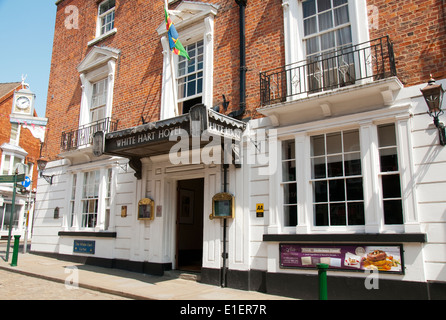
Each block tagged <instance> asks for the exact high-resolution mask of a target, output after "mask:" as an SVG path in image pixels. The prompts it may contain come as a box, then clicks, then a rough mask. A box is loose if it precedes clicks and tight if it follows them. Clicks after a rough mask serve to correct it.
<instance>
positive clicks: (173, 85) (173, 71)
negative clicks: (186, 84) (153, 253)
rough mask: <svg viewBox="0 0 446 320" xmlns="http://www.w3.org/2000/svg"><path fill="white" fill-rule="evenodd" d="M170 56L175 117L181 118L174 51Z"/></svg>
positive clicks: (167, 7) (165, 5)
mask: <svg viewBox="0 0 446 320" xmlns="http://www.w3.org/2000/svg"><path fill="white" fill-rule="evenodd" d="M167 1H168V0H164V7H165V8H166V12H167V14H169V4H168V3H167ZM169 51H170V52H169V56H170V72H171V74H172V94H173V101H174V104H175V109H174V110H175V116H179V115H180V113H179V110H178V101H177V96H176V82H175V68H174V64H173V51H172V50H169Z"/></svg>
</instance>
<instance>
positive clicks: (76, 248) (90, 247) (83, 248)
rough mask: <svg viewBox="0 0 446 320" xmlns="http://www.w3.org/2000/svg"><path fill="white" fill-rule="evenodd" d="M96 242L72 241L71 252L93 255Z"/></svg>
mask: <svg viewBox="0 0 446 320" xmlns="http://www.w3.org/2000/svg"><path fill="white" fill-rule="evenodd" d="M95 245H96V241H89V240H74V244H73V252H78V253H87V254H94V252H95Z"/></svg>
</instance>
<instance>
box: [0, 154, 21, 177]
mask: <svg viewBox="0 0 446 320" xmlns="http://www.w3.org/2000/svg"><path fill="white" fill-rule="evenodd" d="M23 162H24V158H22V157H18V156H14V155H10V154H3V156H2V163H1V167H2V175H12V174H14V168H15V167H16V166H17V164H19V163H23Z"/></svg>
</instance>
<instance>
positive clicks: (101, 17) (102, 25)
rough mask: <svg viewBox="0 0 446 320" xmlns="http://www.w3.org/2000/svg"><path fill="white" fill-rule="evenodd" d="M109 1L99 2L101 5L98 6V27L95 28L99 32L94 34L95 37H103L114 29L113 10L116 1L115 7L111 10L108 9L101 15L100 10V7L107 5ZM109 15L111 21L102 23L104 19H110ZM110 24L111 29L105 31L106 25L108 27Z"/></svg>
mask: <svg viewBox="0 0 446 320" xmlns="http://www.w3.org/2000/svg"><path fill="white" fill-rule="evenodd" d="M109 1H110V0H105V1H103V2H101V3H100V4H99V6H98V26H97V27H98V29H99V30H98V32H97V33H96V35H97V36H102V35H104V34H107V33H109V32H110V31H112V30H113V29H114V25H115V11H116V10H115V8H116V1H115V5H114V6H113V7H112V8H110V9H108V10H106V11H104V12H103V13H102V14H101V8H102V6H104V5H105V4H107V3H108V2H109ZM111 15H112V16H113V20H112V21H109V22H105V23H104V19H107V18H108V17H110V16H111ZM110 24H112V27H111V28H108V29H109V30H106V29H107V25H110ZM104 28H105V30H104Z"/></svg>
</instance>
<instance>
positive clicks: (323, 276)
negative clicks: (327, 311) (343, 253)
mask: <svg viewBox="0 0 446 320" xmlns="http://www.w3.org/2000/svg"><path fill="white" fill-rule="evenodd" d="M328 267H329V266H328V264H325V263H318V264H317V269H318V276H319V300H328V294H327V269H328Z"/></svg>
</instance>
